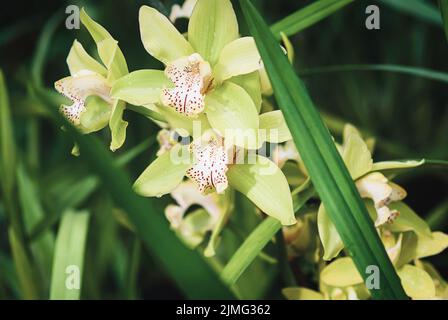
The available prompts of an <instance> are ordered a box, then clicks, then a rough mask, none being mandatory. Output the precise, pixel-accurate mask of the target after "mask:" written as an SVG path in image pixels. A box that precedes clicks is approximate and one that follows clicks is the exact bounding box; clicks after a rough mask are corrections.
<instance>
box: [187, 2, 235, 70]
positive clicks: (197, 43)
mask: <svg viewBox="0 0 448 320" xmlns="http://www.w3.org/2000/svg"><path fill="white" fill-rule="evenodd" d="M238 35H239V34H238V21H237V19H236V15H235V12H234V11H233V7H232V3H231V2H230V1H229V0H198V2H197V3H196V6H195V7H194V10H193V13H192V15H191V18H190V22H189V24H188V41H190V43H191V45H192V46H193V48H194V50H195V52H197V53H199V54H200V55H201V56H202V58H204V60H206V61H208V62H209V63H210V65H212V66H213V65H215V63H216V62H217V61H218V58H219V54H220V53H221V50H222V49H223V48H224V46H225V45H226V44H228V43H230V42H231V41H233V40H235V39H237V38H238Z"/></svg>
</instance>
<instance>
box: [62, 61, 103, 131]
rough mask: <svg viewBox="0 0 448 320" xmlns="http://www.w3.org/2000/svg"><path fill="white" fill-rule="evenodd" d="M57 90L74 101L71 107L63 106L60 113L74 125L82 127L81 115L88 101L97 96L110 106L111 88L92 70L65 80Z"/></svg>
mask: <svg viewBox="0 0 448 320" xmlns="http://www.w3.org/2000/svg"><path fill="white" fill-rule="evenodd" d="M55 88H56V90H57V91H58V92H59V93H61V94H63V95H64V96H65V97H66V98H68V99H70V100H72V102H73V104H72V105H70V106H67V105H62V106H61V107H60V111H61V113H62V114H64V115H65V116H66V117H67V119H68V120H69V121H70V122H72V123H73V124H74V125H80V123H81V114H82V113H83V112H84V111H85V110H86V99H87V98H88V97H89V96H92V95H96V96H99V97H100V98H102V99H103V100H104V101H106V102H107V103H109V104H112V100H111V98H110V95H109V93H110V86H109V85H108V84H107V81H106V79H105V78H104V77H102V76H101V75H99V74H97V73H95V72H92V71H90V70H81V71H79V72H77V73H76V74H74V75H73V76H70V77H66V78H63V79H61V80H59V81H57V82H56V83H55Z"/></svg>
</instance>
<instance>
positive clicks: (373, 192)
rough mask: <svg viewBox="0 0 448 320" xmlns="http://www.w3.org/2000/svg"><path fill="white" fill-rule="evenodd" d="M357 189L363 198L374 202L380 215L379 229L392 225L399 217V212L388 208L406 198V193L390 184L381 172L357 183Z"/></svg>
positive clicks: (374, 173)
mask: <svg viewBox="0 0 448 320" xmlns="http://www.w3.org/2000/svg"><path fill="white" fill-rule="evenodd" d="M356 187H357V188H358V191H359V193H360V195H361V197H363V198H369V199H372V200H373V203H374V205H375V209H376V212H377V214H378V216H377V219H376V221H375V226H376V227H379V226H381V225H383V224H385V223H392V222H393V221H394V220H395V219H396V218H397V217H398V216H399V214H400V213H399V212H398V211H397V210H391V209H389V207H388V204H390V203H391V202H393V201H400V200H402V199H404V198H405V197H406V191H405V190H404V189H403V188H401V187H400V186H398V185H396V184H394V183H391V182H389V180H388V179H387V178H386V177H385V176H384V175H383V174H381V173H379V172H373V173H370V174H368V175H366V176H365V177H362V178H361V179H359V180H358V181H356Z"/></svg>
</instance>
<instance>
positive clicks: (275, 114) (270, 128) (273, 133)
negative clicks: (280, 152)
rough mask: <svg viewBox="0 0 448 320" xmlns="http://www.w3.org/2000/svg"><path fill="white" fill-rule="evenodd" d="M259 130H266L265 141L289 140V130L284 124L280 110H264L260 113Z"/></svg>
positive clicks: (278, 141) (279, 141)
mask: <svg viewBox="0 0 448 320" xmlns="http://www.w3.org/2000/svg"><path fill="white" fill-rule="evenodd" d="M260 130H266V139H265V140H266V141H268V142H272V143H281V142H285V141H288V140H291V139H292V137H291V132H289V129H288V126H287V125H286V122H285V118H284V117H283V113H282V112H281V111H280V110H276V111H271V112H266V113H263V114H261V115H260Z"/></svg>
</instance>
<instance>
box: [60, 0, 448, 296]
mask: <svg viewBox="0 0 448 320" xmlns="http://www.w3.org/2000/svg"><path fill="white" fill-rule="evenodd" d="M190 15H191V18H190V20H189V24H188V31H187V33H186V34H181V33H180V32H179V31H178V30H177V29H176V28H175V26H174V25H173V24H172V21H175V20H176V19H177V18H178V17H187V18H189V17H190ZM170 18H171V21H170V19H168V18H167V17H165V16H164V15H162V14H161V13H160V12H158V11H157V10H156V9H154V8H151V7H148V6H143V7H141V9H140V12H139V25H140V35H141V40H142V42H143V46H144V48H145V49H146V51H147V52H148V53H149V54H150V55H151V56H152V57H154V58H155V59H157V60H159V61H160V62H161V63H162V64H163V66H164V70H137V71H133V72H130V73H129V71H128V68H127V65H126V61H125V59H124V56H123V54H122V52H121V50H120V48H119V47H118V43H117V41H116V40H114V39H113V38H112V36H111V35H110V34H109V33H108V32H107V31H106V30H105V29H104V28H103V27H102V26H100V25H99V24H98V23H96V22H95V21H93V20H92V19H91V18H90V17H89V16H88V15H87V13H86V12H85V11H84V10H83V11H82V13H81V21H82V23H83V24H84V26H85V27H86V28H87V30H88V31H89V32H90V34H91V35H92V37H93V39H94V41H95V42H96V45H97V49H98V55H99V57H100V59H101V63H100V62H98V61H96V60H95V59H94V58H92V57H91V56H90V55H89V54H88V53H87V52H86V51H85V50H84V48H83V47H82V45H81V44H80V43H79V42H77V41H76V40H75V42H74V43H73V46H72V48H71V50H70V53H69V56H68V58H67V63H68V66H69V69H70V76H69V77H66V78H63V79H61V80H59V81H57V82H56V83H55V87H56V89H57V90H58V91H59V92H60V93H62V94H63V95H64V96H66V97H67V98H68V99H69V100H71V104H67V105H63V106H61V112H62V113H63V114H64V115H65V116H66V117H67V119H68V120H69V121H70V122H71V123H72V124H73V125H75V126H76V127H77V128H79V129H80V130H81V132H83V133H86V134H87V133H91V132H95V131H98V130H101V129H103V128H104V127H106V126H107V125H109V128H110V131H111V137H112V141H111V146H110V148H111V149H112V150H116V149H118V148H119V147H120V146H122V145H123V143H124V141H125V138H126V127H127V122H126V121H124V120H123V119H122V118H123V112H124V110H125V108H126V106H129V109H131V110H133V111H137V112H140V113H142V114H144V115H145V116H148V117H150V118H151V120H153V121H154V123H155V124H157V125H158V126H160V131H159V133H158V135H157V140H158V142H159V145H160V148H159V150H158V152H157V157H156V159H155V160H154V161H152V162H151V163H150V164H149V165H148V167H147V168H146V169H144V170H143V172H142V173H141V175H140V176H139V177H138V178H137V180H136V181H135V183H134V189H135V191H136V192H137V193H139V194H140V195H142V196H146V197H162V196H164V195H167V194H170V195H171V197H172V199H173V200H174V201H175V204H170V205H168V206H167V207H166V210H165V215H166V218H167V219H168V221H169V222H170V224H171V228H172V229H173V230H174V231H175V232H176V233H177V234H178V236H179V237H180V238H181V239H182V240H183V241H184V242H185V243H186V244H187V245H189V246H190V247H192V248H194V247H197V246H199V245H200V244H202V243H203V242H204V240H205V239H206V238H207V235H208V234H209V233H210V234H211V235H210V237H209V240H208V245H206V247H205V251H204V254H205V255H206V256H213V255H214V254H215V253H216V252H215V249H216V246H217V243H218V237H219V235H220V232H221V231H222V229H223V228H224V226H225V224H226V223H227V221H228V220H229V215H230V213H231V212H232V209H233V208H232V203H233V198H234V195H235V191H238V192H240V193H242V194H244V195H245V196H246V197H247V198H248V199H249V200H250V201H251V202H252V203H253V204H254V205H255V206H256V207H257V208H258V209H259V212H260V213H263V214H266V215H269V216H271V217H274V218H276V219H278V220H279V222H280V223H281V224H282V225H283V226H284V227H283V228H284V229H283V232H284V236H285V240H286V242H287V243H288V253H289V256H290V258H291V259H294V258H295V257H297V256H301V257H304V258H305V259H306V260H307V261H309V262H311V263H312V264H314V265H315V266H316V268H315V269H317V270H318V272H317V274H315V276H317V277H318V279H319V292H317V291H314V290H311V289H308V288H304V287H297V288H285V289H284V294H285V296H286V297H288V298H290V299H322V298H326V299H362V298H367V297H368V296H369V293H368V291H367V289H366V288H365V286H364V284H363V283H362V278H361V277H360V276H359V274H358V272H357V270H356V268H355V267H354V264H353V262H352V260H351V258H349V257H348V256H345V254H344V252H343V250H344V244H343V242H342V240H341V238H340V236H339V234H338V232H337V230H336V228H335V226H334V224H333V223H332V221H331V220H330V218H329V217H328V215H327V213H326V210H325V207H324V205H323V204H321V203H320V204H319V205H314V206H313V205H310V206H305V209H306V211H305V212H299V213H298V214H297V216H296V214H295V212H294V209H293V198H294V197H295V196H296V195H297V194H298V193H300V192H302V191H303V190H306V189H309V188H311V186H312V183H311V180H310V177H309V176H308V173H307V170H306V168H305V166H304V165H303V162H302V160H301V157H300V154H299V152H298V151H297V150H296V148H295V145H294V143H293V141H292V138H291V134H290V132H289V130H288V127H287V126H286V123H285V119H284V118H283V114H282V112H281V111H279V110H275V108H273V107H272V105H270V104H269V103H268V102H267V99H265V96H266V95H269V94H270V93H272V88H271V86H270V83H269V80H268V78H267V75H266V71H265V70H264V65H263V62H262V61H261V58H260V55H259V53H258V50H257V47H256V45H255V41H254V39H253V38H252V37H240V34H239V29H238V23H237V19H236V15H235V12H234V10H233V7H232V4H231V2H230V0H197V1H190V0H187V1H186V2H185V4H184V6H182V7H180V6H177V7H175V8H173V11H172V14H171V17H170ZM283 41H284V42H285V44H286V47H287V48H290V45H288V42H287V39H286V38H284V39H283ZM285 53H286V54H288V57H289V58H290V60H291V59H292V58H293V52H292V50H291V49H289V50H287V51H286V52H285ZM179 138H180V139H179ZM336 146H337V148H338V150H339V152H340V154H341V157H342V159H343V160H344V162H345V164H346V166H347V168H348V170H349V173H350V175H351V177H352V178H353V180H354V183H355V185H356V188H357V190H358V192H359V194H360V196H361V197H362V198H363V199H364V202H365V204H366V206H367V208H368V209H369V213H370V215H371V217H372V223H373V224H374V226H375V227H376V228H377V231H378V233H379V235H380V237H381V240H382V241H383V243H384V246H385V248H386V250H387V253H388V254H389V257H390V259H391V261H392V262H393V264H394V266H395V267H396V269H397V270H398V274H399V275H400V277H401V279H402V282H403V286H404V289H405V290H406V292H407V294H408V295H409V296H410V297H412V298H423V297H424V298H428V297H430V298H436V297H438V298H443V297H447V296H448V285H447V284H446V282H445V281H444V280H443V279H442V278H441V277H440V276H439V275H438V273H437V271H435V270H434V268H433V267H432V266H431V265H430V264H428V263H426V262H422V261H421V260H420V259H421V258H424V257H427V256H431V255H435V254H437V253H439V252H441V251H442V250H444V249H445V248H446V247H447V246H448V236H447V235H446V234H444V233H441V232H431V230H430V229H429V227H428V225H427V224H426V223H425V221H423V220H422V219H421V218H420V217H419V216H418V215H417V214H416V213H414V212H413V211H412V209H410V208H409V207H408V206H407V205H406V204H405V203H404V202H403V201H402V200H403V199H404V198H405V197H406V191H405V190H404V189H403V188H402V187H400V186H399V185H397V184H395V183H394V182H392V179H393V178H394V177H395V176H396V174H397V173H399V172H400V171H401V170H403V169H409V168H413V167H416V166H419V165H421V162H417V161H406V162H397V161H386V162H376V163H374V162H373V159H372V152H373V148H374V141H373V140H372V139H366V140H364V139H363V137H362V136H361V134H360V132H359V131H358V130H357V129H356V128H355V127H353V126H351V125H346V126H345V129H344V132H343V140H342V143H341V144H336ZM267 147H270V148H272V147H273V148H274V150H273V152H270V153H269V154H266V152H265V151H266V148H267ZM271 151H272V150H271ZM292 189H293V191H292V192H291V190H292ZM195 206H198V208H195ZM192 208H195V209H194V210H193V209H192ZM331 260H332V261H331ZM328 261H331V263H328ZM409 279H413V281H409Z"/></svg>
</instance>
